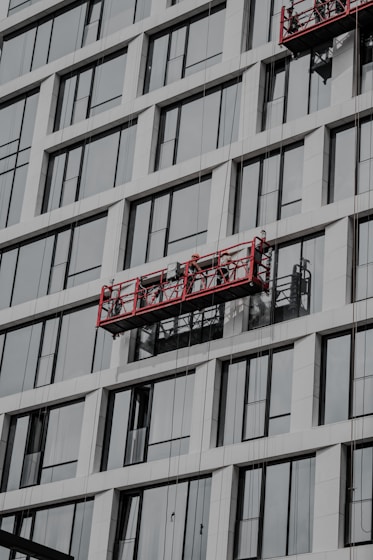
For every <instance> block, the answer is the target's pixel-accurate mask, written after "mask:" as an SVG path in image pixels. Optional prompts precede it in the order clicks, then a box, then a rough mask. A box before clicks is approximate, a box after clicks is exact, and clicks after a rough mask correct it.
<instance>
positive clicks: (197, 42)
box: [185, 10, 225, 75]
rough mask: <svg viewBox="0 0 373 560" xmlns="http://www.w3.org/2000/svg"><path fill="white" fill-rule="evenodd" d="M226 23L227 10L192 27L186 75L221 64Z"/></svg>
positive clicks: (220, 11) (186, 61)
mask: <svg viewBox="0 0 373 560" xmlns="http://www.w3.org/2000/svg"><path fill="white" fill-rule="evenodd" d="M224 23H225V10H219V11H218V12H215V13H212V14H209V15H208V16H206V17H204V18H202V19H199V20H197V21H195V22H193V23H192V24H191V25H190V27H189V37H188V50H187V53H186V60H185V65H186V68H185V74H186V75H188V74H191V73H192V72H196V71H198V70H203V69H204V68H206V67H207V66H210V65H211V64H215V63H216V62H219V59H218V56H219V55H220V54H221V52H222V49H223V38H224ZM201 62H204V64H201Z"/></svg>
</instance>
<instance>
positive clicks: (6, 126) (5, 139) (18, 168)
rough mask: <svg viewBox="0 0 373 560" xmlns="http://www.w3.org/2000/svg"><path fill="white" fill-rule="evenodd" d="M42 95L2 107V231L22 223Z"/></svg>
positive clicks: (0, 153)
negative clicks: (36, 120)
mask: <svg viewBox="0 0 373 560" xmlns="http://www.w3.org/2000/svg"><path fill="white" fill-rule="evenodd" d="M38 99H39V94H38V93H30V94H28V95H27V96H25V97H22V98H20V99H18V100H17V101H12V102H10V103H7V104H4V105H1V106H0V228H4V227H6V226H11V225H13V224H16V223H18V222H19V220H20V217H21V211H22V203H23V195H24V191H25V186H26V179H27V169H28V163H29V159H30V148H31V144H32V137H33V134H34V124H35V117H36V110H37V104H38Z"/></svg>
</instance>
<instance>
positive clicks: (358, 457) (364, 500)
mask: <svg viewBox="0 0 373 560" xmlns="http://www.w3.org/2000/svg"><path fill="white" fill-rule="evenodd" d="M350 456H351V460H350V461H349V467H350V468H349V471H350V472H349V473H348V475H347V496H348V499H347V504H348V507H347V519H348V523H347V532H346V544H347V545H353V546H354V545H356V544H368V543H372V542H373V516H372V504H373V476H372V474H373V447H372V445H371V444H370V445H368V446H360V445H359V446H358V448H357V449H351V450H350Z"/></svg>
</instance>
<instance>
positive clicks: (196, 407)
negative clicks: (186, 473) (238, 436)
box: [189, 360, 217, 453]
mask: <svg viewBox="0 0 373 560" xmlns="http://www.w3.org/2000/svg"><path fill="white" fill-rule="evenodd" d="M216 364H217V362H216V360H211V361H209V362H205V363H204V364H202V365H201V366H198V367H197V368H196V373H195V377H194V392H193V408H192V423H191V427H190V443H189V453H200V452H201V451H206V450H208V449H210V447H211V446H215V445H216V438H215V440H214V441H213V442H212V441H211V434H212V432H213V431H214V432H215V433H216V422H217V419H216V410H215V409H214V403H215V399H216V387H215V377H216V371H217V365H216ZM201 428H202V429H201Z"/></svg>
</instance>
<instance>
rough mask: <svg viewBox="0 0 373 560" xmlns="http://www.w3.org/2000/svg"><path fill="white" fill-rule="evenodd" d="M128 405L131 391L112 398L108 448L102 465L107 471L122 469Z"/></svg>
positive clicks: (117, 394)
mask: <svg viewBox="0 0 373 560" xmlns="http://www.w3.org/2000/svg"><path fill="white" fill-rule="evenodd" d="M130 404H131V391H121V392H120V393H115V395H114V397H113V416H112V420H111V429H110V446H109V449H108V456H107V460H106V465H104V466H105V468H106V469H108V470H110V469H115V468H119V467H123V465H124V456H125V451H126V440H127V428H128V422H129V413H130Z"/></svg>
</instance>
